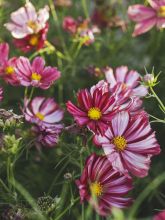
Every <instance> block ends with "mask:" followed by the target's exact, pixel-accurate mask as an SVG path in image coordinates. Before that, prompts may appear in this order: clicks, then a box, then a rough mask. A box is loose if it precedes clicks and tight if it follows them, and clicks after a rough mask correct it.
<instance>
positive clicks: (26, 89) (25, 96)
mask: <svg viewBox="0 0 165 220" xmlns="http://www.w3.org/2000/svg"><path fill="white" fill-rule="evenodd" d="M27 96H28V87H26V88H25V92H24V98H27Z"/></svg>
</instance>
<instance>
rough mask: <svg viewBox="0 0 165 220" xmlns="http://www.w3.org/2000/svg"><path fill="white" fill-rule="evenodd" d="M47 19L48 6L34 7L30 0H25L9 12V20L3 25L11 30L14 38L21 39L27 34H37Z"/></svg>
mask: <svg viewBox="0 0 165 220" xmlns="http://www.w3.org/2000/svg"><path fill="white" fill-rule="evenodd" d="M48 19H49V8H48V6H45V8H42V9H40V10H39V11H38V12H36V9H35V8H34V6H33V5H32V3H31V2H30V1H27V2H26V4H25V6H24V7H21V8H19V9H18V10H17V11H15V12H13V13H11V22H10V23H7V24H5V27H6V28H7V29H8V30H9V31H10V32H11V34H12V36H13V37H14V38H16V39H22V38H25V37H27V35H31V34H37V33H39V31H41V30H42V29H43V28H45V26H46V23H47V20H48Z"/></svg>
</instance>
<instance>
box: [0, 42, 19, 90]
mask: <svg viewBox="0 0 165 220" xmlns="http://www.w3.org/2000/svg"><path fill="white" fill-rule="evenodd" d="M16 60H17V58H16V57H13V58H11V59H9V45H8V44H7V43H1V44H0V76H1V77H2V78H3V79H4V80H5V82H7V83H9V84H11V85H13V86H17V85H19V84H20V82H19V80H18V77H17V75H16V73H15V67H16Z"/></svg>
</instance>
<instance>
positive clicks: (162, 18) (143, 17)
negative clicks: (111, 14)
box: [128, 0, 165, 37]
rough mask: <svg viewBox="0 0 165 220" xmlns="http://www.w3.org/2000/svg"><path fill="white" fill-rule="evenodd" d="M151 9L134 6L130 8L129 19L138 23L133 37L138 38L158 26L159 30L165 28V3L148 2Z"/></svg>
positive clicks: (152, 0)
mask: <svg viewBox="0 0 165 220" xmlns="http://www.w3.org/2000/svg"><path fill="white" fill-rule="evenodd" d="M148 2H149V4H150V6H151V7H146V6H144V5H139V4H137V5H132V6H129V8H128V16H129V18H130V19H131V20H132V21H134V22H136V23H137V24H136V26H135V30H134V32H133V36H134V37H135V36H137V35H140V34H143V33H145V32H147V31H149V30H150V29H151V28H153V27H154V26H156V27H157V28H159V29H161V28H165V1H164V0H148Z"/></svg>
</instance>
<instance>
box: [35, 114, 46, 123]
mask: <svg viewBox="0 0 165 220" xmlns="http://www.w3.org/2000/svg"><path fill="white" fill-rule="evenodd" d="M36 117H37V118H39V119H40V120H41V121H43V120H44V118H45V116H44V115H43V114H41V113H40V112H38V113H37V114H36Z"/></svg>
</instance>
